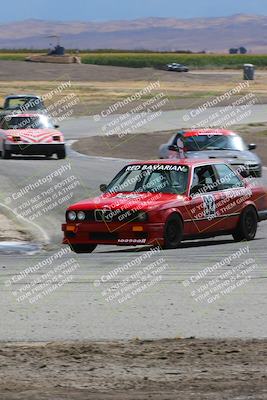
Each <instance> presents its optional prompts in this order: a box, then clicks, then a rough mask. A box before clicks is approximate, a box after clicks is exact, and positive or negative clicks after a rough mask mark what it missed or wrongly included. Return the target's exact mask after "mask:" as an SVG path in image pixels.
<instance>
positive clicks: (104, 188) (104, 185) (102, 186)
mask: <svg viewBox="0 0 267 400" xmlns="http://www.w3.org/2000/svg"><path fill="white" fill-rule="evenodd" d="M107 187H108V185H106V184H105V183H102V184H101V185H100V186H99V189H100V191H101V192H103V193H105V192H106V191H107Z"/></svg>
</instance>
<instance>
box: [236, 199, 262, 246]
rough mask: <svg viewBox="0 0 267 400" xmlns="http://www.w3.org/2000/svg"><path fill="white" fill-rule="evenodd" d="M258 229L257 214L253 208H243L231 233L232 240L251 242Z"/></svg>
mask: <svg viewBox="0 0 267 400" xmlns="http://www.w3.org/2000/svg"><path fill="white" fill-rule="evenodd" d="M257 229H258V214H257V211H256V210H255V208H254V207H252V206H249V207H247V208H245V210H244V211H243V212H242V214H241V216H240V220H239V222H238V225H237V227H236V229H235V231H234V232H233V238H234V240H235V241H236V242H241V241H242V240H253V239H254V238H255V236H256V233H257Z"/></svg>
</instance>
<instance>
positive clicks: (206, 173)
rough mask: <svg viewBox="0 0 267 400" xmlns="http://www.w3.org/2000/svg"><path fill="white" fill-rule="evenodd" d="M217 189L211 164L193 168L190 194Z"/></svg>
mask: <svg viewBox="0 0 267 400" xmlns="http://www.w3.org/2000/svg"><path fill="white" fill-rule="evenodd" d="M216 190H218V184H217V179H216V175H215V173H214V170H213V167H212V166H211V165H204V166H201V167H197V168H195V169H194V175H193V181H192V184H191V190H190V193H191V194H197V193H199V194H203V193H208V192H214V191H216Z"/></svg>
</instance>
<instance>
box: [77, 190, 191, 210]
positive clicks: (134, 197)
mask: <svg viewBox="0 0 267 400" xmlns="http://www.w3.org/2000/svg"><path fill="white" fill-rule="evenodd" d="M184 200H185V196H183V195H177V194H169V193H148V192H146V193H130V192H124V193H113V194H111V193H105V194H103V195H101V196H99V197H96V198H94V199H87V200H83V201H80V202H79V203H76V204H74V205H72V206H71V207H69V210H76V211H77V210H99V209H112V210H118V209H122V210H131V209H133V210H143V211H149V210H151V209H153V208H155V207H156V208H164V207H165V206H166V204H167V203H168V207H169V206H170V202H171V201H173V202H174V204H175V206H178V205H179V203H180V204H182V203H183V202H184Z"/></svg>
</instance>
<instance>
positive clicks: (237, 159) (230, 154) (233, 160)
mask: <svg viewBox="0 0 267 400" xmlns="http://www.w3.org/2000/svg"><path fill="white" fill-rule="evenodd" d="M186 155H187V157H188V158H199V159H206V158H210V159H217V158H218V159H223V160H224V161H226V162H228V163H229V164H239V163H240V164H242V163H246V162H248V161H253V162H256V163H259V162H260V159H259V157H258V156H257V155H256V154H254V153H252V152H251V151H248V150H244V151H236V150H201V151H188V152H187V153H186Z"/></svg>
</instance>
